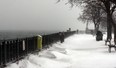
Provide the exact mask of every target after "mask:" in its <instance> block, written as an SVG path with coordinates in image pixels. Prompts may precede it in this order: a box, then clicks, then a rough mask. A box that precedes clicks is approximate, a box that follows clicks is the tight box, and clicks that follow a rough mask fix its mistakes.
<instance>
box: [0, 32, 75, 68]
mask: <svg viewBox="0 0 116 68" xmlns="http://www.w3.org/2000/svg"><path fill="white" fill-rule="evenodd" d="M74 33H75V31H71V32H64V35H65V38H67V37H69V36H70V35H73V34H74ZM59 36H60V35H59V33H54V34H49V35H42V47H43V48H47V47H49V45H51V44H53V43H55V42H58V41H60V38H59ZM37 37H38V36H34V37H28V38H20V39H9V40H2V41H1V42H0V68H3V67H4V66H5V65H6V64H7V63H9V62H16V61H18V60H20V59H22V58H23V57H24V56H26V55H28V54H29V53H34V52H38V51H39V49H38V48H37Z"/></svg>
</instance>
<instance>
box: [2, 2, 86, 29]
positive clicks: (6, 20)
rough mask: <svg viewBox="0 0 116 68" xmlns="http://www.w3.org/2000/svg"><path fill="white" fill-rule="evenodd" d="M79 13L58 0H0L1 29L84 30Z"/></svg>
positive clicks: (78, 9)
mask: <svg viewBox="0 0 116 68" xmlns="http://www.w3.org/2000/svg"><path fill="white" fill-rule="evenodd" d="M79 13H81V10H80V8H75V7H74V8H72V9H71V8H70V5H65V2H60V3H57V4H56V0H0V30H44V31H49V30H50V31H54V30H61V31H63V30H67V29H68V28H72V29H73V30H76V29H81V30H83V29H85V25H83V24H82V23H80V22H79V21H78V20H77V17H78V16H79Z"/></svg>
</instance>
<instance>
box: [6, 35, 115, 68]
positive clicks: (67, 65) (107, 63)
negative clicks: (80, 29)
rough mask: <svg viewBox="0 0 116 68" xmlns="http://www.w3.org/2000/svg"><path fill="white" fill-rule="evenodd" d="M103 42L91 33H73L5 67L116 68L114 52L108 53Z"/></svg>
mask: <svg viewBox="0 0 116 68" xmlns="http://www.w3.org/2000/svg"><path fill="white" fill-rule="evenodd" d="M104 37H105V36H104ZM104 43H105V42H104V41H99V42H97V41H95V37H93V36H92V35H86V34H80V35H73V36H71V37H69V38H67V39H65V42H64V43H62V44H61V43H59V42H58V43H56V44H53V46H52V47H50V48H49V49H47V50H43V51H41V52H40V53H39V54H36V55H30V56H29V57H26V58H25V59H23V60H21V61H19V64H16V63H13V64H11V65H9V66H8V67H6V68H116V58H115V57H116V52H114V50H113V49H112V51H113V52H112V53H108V47H107V46H105V45H104Z"/></svg>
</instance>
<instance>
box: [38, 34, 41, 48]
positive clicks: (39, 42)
mask: <svg viewBox="0 0 116 68" xmlns="http://www.w3.org/2000/svg"><path fill="white" fill-rule="evenodd" d="M37 47H38V49H39V50H41V49H42V36H41V35H38V36H37Z"/></svg>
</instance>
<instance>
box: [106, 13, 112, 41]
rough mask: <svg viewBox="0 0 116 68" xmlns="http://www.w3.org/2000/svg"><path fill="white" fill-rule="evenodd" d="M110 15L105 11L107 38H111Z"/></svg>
mask: <svg viewBox="0 0 116 68" xmlns="http://www.w3.org/2000/svg"><path fill="white" fill-rule="evenodd" d="M111 18H112V16H111V15H110V12H109V13H107V40H108V39H112V24H111V20H112V19H111Z"/></svg>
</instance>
